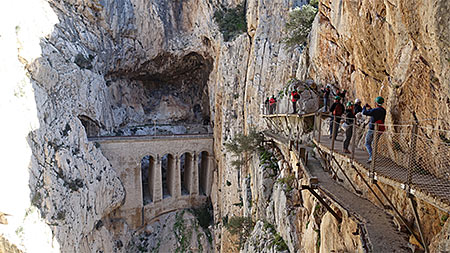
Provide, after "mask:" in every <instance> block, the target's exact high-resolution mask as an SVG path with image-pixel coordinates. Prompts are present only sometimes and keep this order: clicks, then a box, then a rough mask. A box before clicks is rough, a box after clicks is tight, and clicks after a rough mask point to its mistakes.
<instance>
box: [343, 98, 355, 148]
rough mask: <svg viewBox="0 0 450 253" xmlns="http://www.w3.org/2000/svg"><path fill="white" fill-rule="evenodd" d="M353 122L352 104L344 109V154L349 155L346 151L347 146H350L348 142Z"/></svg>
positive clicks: (348, 104)
mask: <svg viewBox="0 0 450 253" xmlns="http://www.w3.org/2000/svg"><path fill="white" fill-rule="evenodd" d="M354 121H355V114H353V104H352V102H348V103H347V108H346V109H345V124H343V126H344V125H346V126H347V127H346V128H345V140H344V153H348V154H349V153H350V150H348V146H349V145H350V140H351V139H352V135H353V124H354Z"/></svg>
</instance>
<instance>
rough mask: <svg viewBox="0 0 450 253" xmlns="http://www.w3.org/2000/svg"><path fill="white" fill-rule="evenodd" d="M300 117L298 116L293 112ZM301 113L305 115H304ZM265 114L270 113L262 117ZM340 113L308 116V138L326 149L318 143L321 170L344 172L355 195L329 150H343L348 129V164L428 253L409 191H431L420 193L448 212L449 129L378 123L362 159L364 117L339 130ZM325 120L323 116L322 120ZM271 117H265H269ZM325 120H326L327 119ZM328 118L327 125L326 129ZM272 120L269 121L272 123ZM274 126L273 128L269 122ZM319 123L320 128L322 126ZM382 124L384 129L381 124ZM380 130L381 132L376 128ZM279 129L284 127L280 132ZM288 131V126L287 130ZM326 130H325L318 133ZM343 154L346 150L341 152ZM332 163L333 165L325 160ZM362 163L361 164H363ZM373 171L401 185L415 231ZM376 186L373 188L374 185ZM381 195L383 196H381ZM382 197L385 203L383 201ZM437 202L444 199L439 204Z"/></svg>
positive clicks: (449, 171) (351, 183) (334, 151)
mask: <svg viewBox="0 0 450 253" xmlns="http://www.w3.org/2000/svg"><path fill="white" fill-rule="evenodd" d="M269 116H278V117H286V118H287V117H288V116H289V115H287V114H281V115H269ZM299 116H302V115H299ZM304 116H307V115H306V114H305V115H304ZM268 119H270V118H268ZM343 119H344V118H340V117H334V116H330V115H329V114H326V113H319V112H318V113H316V115H315V119H314V123H313V125H314V130H313V139H314V140H315V141H316V142H317V143H318V144H320V145H325V146H327V148H328V149H329V150H328V151H326V150H323V149H322V148H320V146H319V148H318V152H319V155H320V156H321V157H322V159H324V161H325V164H326V167H327V168H326V169H327V170H328V169H330V171H331V172H332V173H333V174H334V175H333V177H336V178H338V177H337V176H338V174H339V171H340V172H341V173H342V174H341V175H344V177H345V178H346V180H347V181H348V182H349V183H350V185H351V186H352V188H353V189H354V191H355V192H356V193H357V194H361V191H359V190H358V189H357V188H356V187H355V185H354V182H352V180H350V178H349V177H348V176H347V174H346V172H345V171H344V170H343V168H341V166H340V164H339V162H337V160H336V157H335V155H334V153H336V152H339V153H343V151H344V150H342V151H341V149H339V147H338V146H339V144H340V143H342V141H343V139H342V138H341V137H342V136H343V135H344V137H345V135H346V134H349V133H351V134H352V137H351V142H350V143H349V146H348V148H350V147H351V152H350V153H349V154H348V156H349V162H351V167H352V168H353V169H354V170H355V171H356V173H357V174H358V175H359V177H360V178H361V180H362V181H363V182H364V184H365V185H366V186H367V187H368V189H369V190H370V192H371V193H372V194H373V195H374V196H375V197H376V199H377V200H378V201H379V202H380V204H381V206H384V207H388V206H389V207H390V208H391V209H393V210H394V212H395V213H396V215H397V216H398V217H399V219H400V220H401V222H402V223H403V224H404V225H405V226H406V228H407V229H408V230H409V232H410V233H411V234H412V235H413V236H414V237H415V238H416V240H417V241H418V242H419V243H420V244H421V246H422V247H423V248H424V249H425V252H429V250H428V243H427V242H426V240H425V238H424V235H423V233H422V227H421V222H420V219H419V215H418V212H417V204H416V202H415V199H414V195H413V194H414V193H415V192H417V191H419V192H421V193H424V194H421V196H428V197H429V196H431V197H432V198H433V200H431V201H430V198H428V197H427V198H425V201H429V203H432V204H433V203H436V201H435V200H438V202H439V203H440V204H438V205H437V206H436V205H435V206H436V207H438V208H440V209H442V210H445V211H448V207H449V205H450V131H445V130H440V129H434V128H430V127H422V126H419V124H417V122H415V123H412V124H403V125H393V124H391V125H383V126H382V127H381V126H379V125H377V124H375V125H374V130H373V141H372V145H371V147H372V161H371V163H368V161H367V158H368V153H367V152H366V147H365V137H366V135H367V124H368V122H361V121H358V120H355V122H354V123H352V124H350V125H349V126H348V127H349V129H350V130H347V131H344V132H346V134H342V133H341V132H342V131H340V129H339V128H340V127H339V125H340V122H341V120H343ZM325 120H326V121H325ZM270 121H271V119H270ZM328 121H329V122H328ZM330 123H331V124H333V125H332V127H331V128H330ZM272 125H273V124H272ZM275 128H276V129H278V128H279V127H275ZM324 128H325V129H324ZM383 128H384V129H383ZM331 129H333V130H332V131H336V132H337V134H336V135H335V134H331V133H330V132H329V131H330V130H331ZM382 130H383V131H382ZM280 132H281V133H283V132H286V131H280ZM289 133H291V131H290V130H289ZM324 133H326V134H324ZM286 137H287V138H289V140H288V141H289V143H291V142H295V140H291V139H290V137H291V134H289V136H286ZM346 153H348V152H346ZM333 162H334V164H335V165H336V166H337V167H338V168H337V169H335V170H334V169H333V168H332V166H331V164H332V163H333ZM355 162H358V163H360V164H363V167H365V168H366V169H368V171H369V177H370V181H371V183H372V184H369V182H368V181H367V180H366V179H365V178H364V176H363V174H362V173H361V171H359V170H358V169H357V167H356V166H355V164H354V163H355ZM364 163H365V164H364ZM378 176H383V177H385V178H388V179H390V180H393V181H396V182H398V183H400V185H401V186H402V188H403V189H404V190H406V193H407V196H408V198H409V200H410V202H411V206H412V209H413V211H414V218H415V221H416V225H417V228H418V232H419V235H420V238H419V236H417V235H416V233H415V232H414V230H413V229H412V227H411V226H410V224H409V223H408V222H407V221H406V220H405V218H404V217H403V215H402V214H401V212H400V211H399V210H398V209H397V208H396V207H395V206H394V204H393V203H392V201H391V200H390V199H389V197H388V196H387V194H386V193H385V192H384V190H383V189H382V188H381V187H380V185H379V184H378V183H377V178H378ZM374 187H375V188H376V191H375V190H374ZM380 194H381V196H379V195H380ZM383 199H384V201H383ZM385 201H386V202H387V205H386V204H385ZM442 203H443V204H444V205H443V206H444V207H443V206H442Z"/></svg>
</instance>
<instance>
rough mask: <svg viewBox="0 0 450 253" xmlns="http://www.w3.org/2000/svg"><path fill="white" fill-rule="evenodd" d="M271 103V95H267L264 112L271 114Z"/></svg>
mask: <svg viewBox="0 0 450 253" xmlns="http://www.w3.org/2000/svg"><path fill="white" fill-rule="evenodd" d="M269 104H270V101H269V97H267V99H266V101H264V113H265V114H269Z"/></svg>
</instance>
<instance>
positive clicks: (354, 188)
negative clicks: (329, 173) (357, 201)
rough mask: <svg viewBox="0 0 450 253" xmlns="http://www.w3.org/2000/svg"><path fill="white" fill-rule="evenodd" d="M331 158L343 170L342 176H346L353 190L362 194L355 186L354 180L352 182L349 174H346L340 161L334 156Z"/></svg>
mask: <svg viewBox="0 0 450 253" xmlns="http://www.w3.org/2000/svg"><path fill="white" fill-rule="evenodd" d="M331 158H332V159H333V161H334V162H335V163H336V165H337V166H338V168H339V169H340V170H341V172H342V174H344V177H345V178H346V179H347V181H348V182H349V183H350V185H351V186H352V188H353V190H354V191H355V192H356V193H357V194H362V192H361V191H360V190H358V189H356V187H355V185H354V184H353V182H352V180H350V178H349V177H348V176H347V173H345V171H344V170H343V169H342V167H341V165H340V164H339V163H338V161H337V160H336V158H335V157H334V156H331Z"/></svg>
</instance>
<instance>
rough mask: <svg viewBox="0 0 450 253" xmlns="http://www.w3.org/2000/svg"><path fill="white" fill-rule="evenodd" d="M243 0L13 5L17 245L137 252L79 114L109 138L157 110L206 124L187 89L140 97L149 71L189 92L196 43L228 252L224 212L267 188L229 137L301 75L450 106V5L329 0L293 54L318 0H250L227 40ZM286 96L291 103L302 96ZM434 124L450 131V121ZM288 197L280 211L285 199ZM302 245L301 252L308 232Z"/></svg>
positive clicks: (10, 48)
mask: <svg viewBox="0 0 450 253" xmlns="http://www.w3.org/2000/svg"><path fill="white" fill-rule="evenodd" d="M239 2H242V1H237V0H223V1H221V0H213V1H203V0H187V1H159V0H153V1H144V0H121V1H112V0H105V1H103V0H83V1H81V0H48V1H44V0H40V1H26V0H21V1H14V4H11V6H10V7H9V8H2V14H4V15H0V16H1V17H2V18H3V19H5V20H3V21H5V22H2V23H5V24H7V25H5V28H2V30H1V32H2V36H1V37H0V43H1V45H2V47H0V48H1V49H2V51H1V52H2V54H1V55H2V57H4V58H5V60H4V61H2V65H1V67H2V68H1V73H2V76H4V77H5V78H4V80H5V85H4V87H5V91H4V92H3V91H2V92H1V94H2V97H1V98H2V99H1V100H0V101H1V104H0V105H1V109H2V112H5V114H4V115H5V118H7V119H8V123H9V124H4V125H2V126H1V127H2V131H0V132H1V133H2V136H4V140H10V141H8V142H10V143H11V146H8V147H7V148H5V152H2V153H3V154H6V158H5V159H4V161H6V164H8V165H10V167H11V168H14V169H11V170H8V173H5V172H4V171H2V175H4V174H5V175H7V176H5V177H3V176H2V177H1V180H2V183H1V184H0V185H1V187H2V188H1V190H2V192H9V191H11V192H14V193H17V194H11V196H5V197H3V196H2V199H1V200H0V212H4V213H7V214H11V215H12V217H9V218H8V221H9V224H8V226H6V228H5V226H3V225H0V226H3V227H2V233H3V234H5V235H8V236H7V237H8V240H9V241H10V242H11V243H14V244H16V245H18V246H20V247H19V248H20V249H21V250H25V251H29V252H32V249H48V250H45V251H46V252H58V251H63V252H86V251H95V250H103V251H108V252H109V251H111V250H117V251H121V250H124V247H119V246H120V245H121V244H124V243H125V242H126V241H127V240H130V238H131V236H132V235H131V234H130V231H129V230H128V228H127V226H126V224H123V221H117V224H110V222H108V221H107V220H108V219H106V217H107V216H108V214H109V213H110V212H111V211H113V210H114V209H115V208H117V207H118V206H120V205H121V203H122V201H123V199H124V196H125V192H124V190H123V187H122V184H121V182H120V180H119V178H118V176H117V175H116V173H115V170H114V168H112V167H111V166H110V164H109V162H108V161H107V160H106V159H105V158H104V157H103V155H102V154H101V150H100V149H98V148H97V147H96V146H95V145H93V144H92V143H90V142H88V141H87V136H86V133H85V130H84V127H83V125H82V122H81V121H80V119H79V116H86V117H88V118H90V119H92V121H93V122H95V124H97V125H98V126H99V127H100V130H101V132H106V133H108V132H109V133H111V132H113V131H114V130H115V129H117V128H118V127H122V126H124V125H127V124H130V123H133V124H134V123H141V121H142V122H145V121H146V120H149V119H151V120H155V119H160V120H162V121H165V122H173V121H177V120H181V121H183V120H191V121H195V120H194V119H196V118H195V117H196V115H195V113H193V112H191V111H190V110H189V108H188V107H189V106H192V105H194V104H193V103H186V102H185V101H183V99H184V98H183V99H181V98H180V96H178V95H177V94H175V92H169V93H167V94H163V95H164V96H152V95H149V96H144V97H142V96H141V95H142V94H143V93H145V89H144V88H145V87H148V86H145V85H147V84H145V83H146V82H147V83H149V87H150V90H151V87H152V85H155V82H156V81H157V84H158V85H160V86H161V87H162V89H164V87H166V85H168V84H171V82H172V81H173V82H175V81H176V84H177V85H179V84H181V86H180V87H183V82H185V81H186V80H188V79H189V78H190V76H189V74H186V73H191V72H190V71H193V69H189V68H187V69H184V70H183V73H178V72H177V69H179V68H180V67H179V66H185V65H184V64H183V63H182V62H181V63H180V62H178V61H177V59H184V57H186V56H187V55H189V54H191V53H195V55H196V56H198V57H200V58H199V59H201V61H200V63H201V64H203V65H204V66H206V69H207V70H208V71H209V74H208V71H207V72H205V73H206V75H205V73H203V72H202V73H200V74H199V75H198V76H199V78H193V79H189V80H188V81H189V82H190V85H191V86H188V87H193V88H194V87H197V86H200V87H201V89H200V90H199V91H197V92H196V93H195V92H194V93H193V94H203V93H205V92H206V91H207V92H208V94H207V96H205V97H204V98H202V99H200V100H201V102H200V103H199V106H200V109H201V110H200V111H201V112H202V115H201V116H202V117H203V116H208V117H209V118H210V120H211V122H213V126H214V136H215V156H216V166H217V169H216V170H215V171H214V183H213V191H212V193H211V201H212V204H213V207H214V215H215V217H214V219H215V222H216V224H217V226H216V227H215V232H216V233H214V237H215V242H216V244H215V247H216V248H215V250H221V251H227V250H229V249H230V245H229V244H228V242H226V241H225V240H222V239H223V238H221V234H222V232H224V230H223V228H222V224H221V219H222V217H225V216H230V215H241V216H243V215H252V211H251V209H248V208H241V207H240V206H239V205H235V204H236V203H240V200H241V198H243V199H245V198H247V197H246V196H248V192H247V190H248V188H251V187H256V185H253V186H251V187H248V186H249V185H250V184H251V183H252V182H251V180H250V182H249V179H248V178H249V177H248V176H249V175H251V174H252V172H251V170H252V169H251V168H250V167H244V168H242V170H235V169H233V168H232V166H231V165H230V164H231V161H232V160H233V159H234V158H233V157H231V155H230V154H229V153H228V152H227V151H226V149H225V148H224V145H223V143H224V142H226V141H228V140H230V139H231V138H233V137H234V136H235V135H236V134H237V133H240V132H248V131H249V130H250V129H251V128H257V129H263V128H264V127H265V123H264V121H263V120H262V119H261V118H260V117H259V113H260V112H261V105H262V103H263V101H264V100H265V97H267V96H269V95H272V94H277V93H278V91H279V90H281V89H282V88H283V87H284V85H285V83H286V81H287V80H289V79H290V78H291V77H293V76H295V75H297V76H298V77H299V78H302V77H305V78H306V77H310V78H313V79H315V80H316V81H318V82H319V83H325V82H337V83H339V86H341V87H344V88H347V89H349V90H351V92H350V93H351V95H353V96H354V97H360V98H363V99H365V100H368V101H369V100H370V101H372V100H373V98H374V97H376V96H377V95H379V94H381V95H383V96H385V97H387V98H388V99H387V107H388V108H389V119H390V120H391V121H394V122H397V121H401V120H411V119H412V112H415V114H416V115H417V117H418V118H419V119H425V118H440V119H446V118H447V117H448V116H449V113H450V112H449V103H450V98H449V96H450V95H449V94H450V92H449V89H450V88H449V77H450V73H449V59H450V56H449V54H450V53H449V49H448V48H449V45H448V37H449V30H448V29H449V28H448V27H449V26H448V23H449V22H448V20H449V11H448V10H449V2H448V1H445V0H434V1H431V2H430V1H425V0H423V1H421V0H414V1H406V0H396V1H381V0H376V1H344V0H333V1H331V0H327V1H325V0H322V1H320V13H319V15H318V16H317V17H316V20H315V23H314V26H313V31H312V33H311V40H310V42H309V49H308V50H305V51H304V52H303V55H301V52H300V51H297V50H294V51H287V50H285V49H284V47H283V45H282V44H281V43H280V40H281V38H282V37H283V30H282V29H281V28H282V27H283V24H284V22H285V20H284V19H285V18H286V17H287V12H288V10H289V9H290V8H293V7H296V6H300V5H302V4H304V3H306V2H307V1H303V0H270V1H265V0H247V1H244V3H245V5H246V12H247V13H246V16H247V33H245V34H242V35H240V36H238V37H237V38H235V39H234V40H232V41H231V42H224V41H223V39H222V35H221V34H220V32H219V31H218V28H217V26H216V24H215V23H214V21H213V16H214V11H215V10H216V9H217V8H219V7H220V6H222V5H223V6H227V7H233V6H235V5H236V4H238V3H239ZM23 6H27V7H28V8H25V9H24V8H23ZM417 17H419V18H417ZM6 21H8V22H6ZM191 63H192V62H191ZM194 63H195V62H194ZM187 65H189V64H187ZM194 65H195V64H194ZM194 72H195V71H194ZM169 76H170V78H169ZM174 76H175V77H174ZM149 80H150V81H151V82H150V81H149ZM174 80H175V81H174ZM204 82H206V84H205V83H204ZM197 84H198V85H197ZM425 84H426V85H425ZM202 85H203V86H202ZM167 87H168V86H167ZM174 87H178V86H174ZM205 87H207V89H206V88H205ZM150 93H151V92H150ZM149 98H152V99H154V100H155V101H156V103H155V104H150V106H151V108H152V109H154V108H159V109H156V110H155V111H152V112H150V111H149V109H148V108H146V107H145V105H146V100H148V99H149ZM136 101H137V102H136ZM423 101H425V102H426V104H427V105H429V106H427V107H424V106H422V105H423V104H424V103H423ZM208 102H209V104H208ZM279 104H280V108H282V110H284V111H286V109H287V106H288V101H287V100H286V99H285V100H282V101H280V102H279ZM147 106H148V104H147ZM11 107H14V108H15V109H17V110H12V109H11ZM146 109H147V112H146ZM205 111H207V112H208V113H204V112H205ZM158 113H159V114H158ZM167 114H170V115H171V116H170V117H168V118H167V117H166V116H165V115H167ZM149 115H150V116H149ZM164 117H165V118H164ZM198 122H200V121H198ZM435 126H437V127H442V128H444V127H447V128H448V121H443V120H440V121H439V120H438V121H436V123H435ZM3 168H7V166H3ZM15 168H17V169H15ZM254 174H255V173H254ZM255 175H256V174H255ZM252 180H254V179H252ZM11 182H17V183H16V184H13V183H11ZM253 183H255V182H253ZM265 183H267V182H265V181H264V180H263V181H261V182H259V183H258V185H259V186H261V185H264V184H265ZM230 185H231V186H230ZM3 187H4V188H3ZM255 189H259V188H255ZM275 193H276V194H278V195H277V196H278V197H276V199H278V200H279V201H280V202H276V205H278V204H280V206H282V205H283V203H284V201H285V199H284V197H283V194H281V191H276V192H275ZM244 194H245V196H244ZM266 194H269V193H266ZM272 194H273V193H272ZM276 194H275V195H276ZM275 195H274V196H275ZM266 197H267V198H269V197H270V198H271V196H266ZM12 200H14V201H12ZM10 203H14V204H10ZM243 205H248V202H246V203H243ZM286 215H287V214H285V213H282V211H281V209H280V210H279V211H276V212H275V213H274V217H278V218H277V219H275V220H274V223H275V224H274V225H275V226H276V227H277V230H278V231H279V233H280V234H281V235H282V236H283V238H285V239H286V240H288V235H289V234H290V232H291V231H292V228H291V225H289V226H287V225H282V224H283V223H284V224H287V221H286V220H287V219H289V218H288V216H286ZM30 224H33V225H30ZM116 225H117V226H116ZM31 227H33V228H34V230H32V229H28V228H31ZM3 230H4V231H3ZM36 230H38V231H42V232H41V233H39V236H40V237H39V239H37V240H29V238H31V237H33V236H34V235H35V233H34V231H36ZM117 234H122V236H119V237H120V242H121V243H119V241H118V240H119V239H118V237H117ZM311 234H314V233H312V232H311ZM298 240H300V239H298ZM288 241H289V242H288V244H289V247H290V248H293V247H294V248H295V246H293V245H296V244H297V243H298V242H296V241H295V240H294V239H289V240H288ZM36 245H38V246H36ZM44 246H45V247H44ZM324 247H325V246H324ZM325 249H327V248H325Z"/></svg>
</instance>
